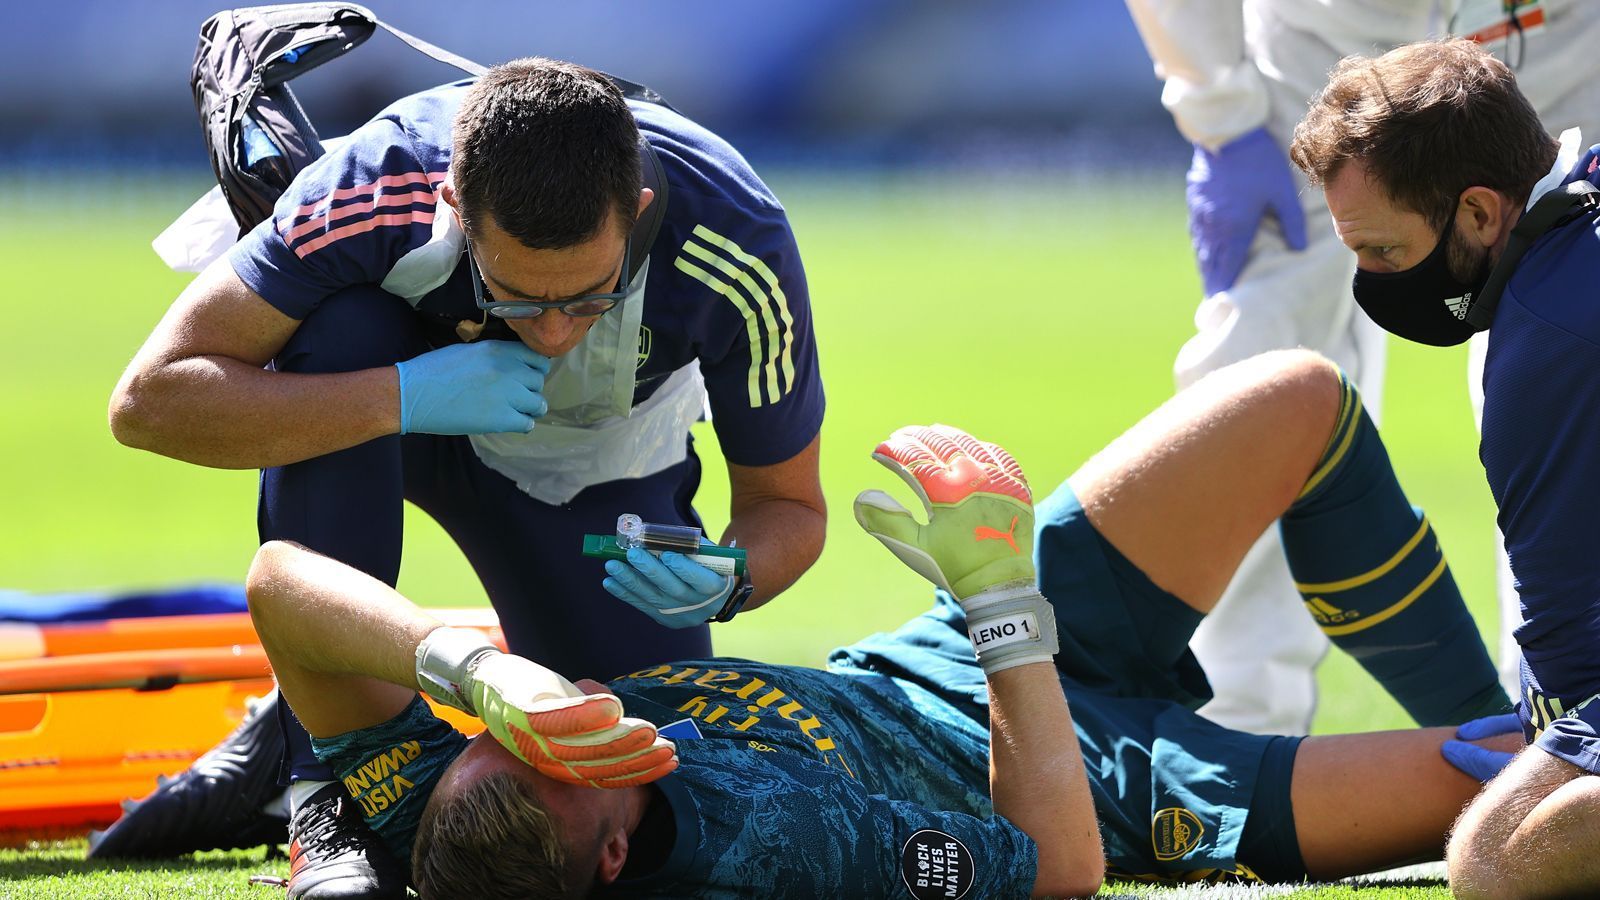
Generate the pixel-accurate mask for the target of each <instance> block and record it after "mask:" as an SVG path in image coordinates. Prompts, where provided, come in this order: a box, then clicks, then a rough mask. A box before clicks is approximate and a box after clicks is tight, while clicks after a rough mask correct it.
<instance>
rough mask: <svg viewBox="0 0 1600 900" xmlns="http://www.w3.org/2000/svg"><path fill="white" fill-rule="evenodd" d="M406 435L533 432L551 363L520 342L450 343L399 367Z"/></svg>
mask: <svg viewBox="0 0 1600 900" xmlns="http://www.w3.org/2000/svg"><path fill="white" fill-rule="evenodd" d="M395 368H396V369H399V370H400V433H401V434H497V433H500V432H508V431H509V432H528V431H532V430H533V422H534V420H535V419H537V418H539V417H540V416H542V415H544V414H545V411H546V409H548V406H547V405H546V403H545V400H544V394H543V393H541V392H542V391H543V390H544V376H545V373H546V372H548V371H550V360H549V359H548V358H546V357H545V356H543V355H541V354H539V353H535V352H534V351H533V350H530V349H528V347H527V345H525V344H523V343H522V342H521V341H482V342H480V343H476V344H451V345H450V346H448V347H440V348H439V349H438V350H430V351H429V352H427V353H424V354H422V355H421V356H418V357H416V358H415V359H408V360H406V361H405V362H401V363H395Z"/></svg>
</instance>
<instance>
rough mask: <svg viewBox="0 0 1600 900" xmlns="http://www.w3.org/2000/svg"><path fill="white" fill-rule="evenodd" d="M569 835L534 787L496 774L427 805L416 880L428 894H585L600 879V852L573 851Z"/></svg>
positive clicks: (492, 897) (415, 850)
mask: <svg viewBox="0 0 1600 900" xmlns="http://www.w3.org/2000/svg"><path fill="white" fill-rule="evenodd" d="M564 838H565V829H564V828H562V827H561V823H560V822H559V821H557V820H556V818H555V817H554V816H552V815H550V813H549V812H548V811H546V810H545V808H544V806H543V804H541V803H540V802H539V798H538V795H536V794H535V793H534V791H533V788H532V787H531V786H530V785H528V784H527V783H525V782H524V781H522V780H521V779H519V778H517V777H516V776H515V775H513V774H512V773H510V772H492V773H490V774H488V775H485V776H484V777H483V778H481V779H479V780H478V781H477V782H476V783H474V784H472V785H469V786H468V787H466V788H465V789H463V790H462V791H461V793H460V794H459V795H457V796H455V797H453V798H450V802H448V803H446V802H443V801H442V800H439V799H434V800H433V802H430V803H429V804H428V806H427V808H426V809H424V810H423V811H422V820H421V821H420V822H418V823H417V836H416V839H415V843H413V844H412V851H411V883H412V885H413V886H414V887H415V888H416V889H417V896H419V897H421V898H422V900H434V898H450V897H472V898H474V900H502V898H504V900H519V898H528V897H541V898H542V897H550V898H566V897H582V896H585V895H586V894H588V892H589V888H590V886H591V885H592V883H593V881H594V866H595V863H596V860H597V859H598V851H597V850H596V851H595V852H588V851H591V850H594V849H595V848H589V847H585V848H583V850H584V852H583V853H579V854H576V855H575V854H572V853H570V852H568V849H567V847H566V844H565V840H564Z"/></svg>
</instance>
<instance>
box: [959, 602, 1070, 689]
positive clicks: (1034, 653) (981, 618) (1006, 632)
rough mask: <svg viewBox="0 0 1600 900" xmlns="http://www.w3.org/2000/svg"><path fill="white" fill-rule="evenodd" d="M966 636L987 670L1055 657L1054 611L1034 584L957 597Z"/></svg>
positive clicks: (1048, 659) (1056, 647)
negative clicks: (965, 621) (965, 614)
mask: <svg viewBox="0 0 1600 900" xmlns="http://www.w3.org/2000/svg"><path fill="white" fill-rule="evenodd" d="M961 608H962V609H963V610H965V611H966V613H967V637H968V638H970V639H971V640H972V652H973V653H974V654H976V655H977V657H978V664H979V665H980V666H982V667H983V670H984V671H985V672H988V673H994V672H998V671H1000V670H1002V669H1009V668H1012V667H1013V666H1020V665H1023V664H1025V663H1030V662H1048V661H1050V660H1052V659H1054V658H1055V655H1056V651H1057V650H1059V649H1060V648H1061V642H1060V640H1059V638H1057V636H1056V612H1055V607H1053V606H1051V605H1050V601H1049V600H1046V599H1045V597H1044V595H1043V594H1041V593H1039V589H1038V588H1037V587H1035V586H1034V585H1031V584H1030V585H1024V586H1019V587H1011V588H1000V589H997V590H991V591H984V592H982V593H979V594H974V595H972V596H971V597H968V598H966V599H964V600H962V601H961Z"/></svg>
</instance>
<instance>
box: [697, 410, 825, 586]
mask: <svg viewBox="0 0 1600 900" xmlns="http://www.w3.org/2000/svg"><path fill="white" fill-rule="evenodd" d="M821 445H822V437H821V436H820V435H819V436H817V437H816V438H813V439H812V441H811V443H810V444H809V445H807V446H806V448H805V449H804V450H801V451H800V452H799V453H797V454H795V455H794V456H793V457H791V458H790V459H787V460H784V461H783V462H781V463H775V464H773V465H770V466H739V465H734V464H733V463H729V464H728V482H729V486H730V488H731V490H730V493H731V498H730V501H729V506H730V513H731V515H730V517H729V521H728V530H727V531H725V532H723V535H722V542H723V543H727V542H728V540H729V539H732V538H737V539H738V541H739V546H741V547H744V548H745V549H747V550H749V551H750V580H751V581H752V582H753V583H754V584H755V586H756V591H755V594H754V595H752V596H751V598H750V601H749V603H747V604H746V605H745V608H746V609H753V608H754V607H757V606H760V605H762V604H763V603H766V602H767V601H768V600H771V599H772V598H773V597H776V596H777V595H778V594H780V593H782V592H783V590H784V589H785V588H787V587H788V586H789V585H791V584H794V582H795V580H796V579H798V578H799V577H800V576H801V575H803V574H805V571H806V569H809V568H811V564H812V563H814V562H816V561H817V557H818V556H819V555H821V553H822V541H823V534H824V532H825V531H826V529H827V524H828V509H827V504H826V502H825V501H824V500H823V497H822V482H821V479H820V477H819V475H818V473H817V461H818V457H819V455H820V452H819V448H820V447H821Z"/></svg>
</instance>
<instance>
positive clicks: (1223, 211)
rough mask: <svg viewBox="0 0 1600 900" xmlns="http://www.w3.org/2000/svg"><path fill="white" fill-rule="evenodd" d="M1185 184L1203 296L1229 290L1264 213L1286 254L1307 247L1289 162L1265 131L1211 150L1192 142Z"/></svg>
mask: <svg viewBox="0 0 1600 900" xmlns="http://www.w3.org/2000/svg"><path fill="white" fill-rule="evenodd" d="M1188 182H1189V188H1188V192H1187V193H1188V197H1189V237H1190V239H1191V240H1192V241H1193V242H1194V257H1195V261H1196V262H1197V263H1198V264H1199V265H1200V283H1201V284H1202V286H1204V288H1205V292H1206V296H1207V297H1209V296H1211V295H1212V294H1216V293H1219V292H1221V291H1225V290H1227V289H1229V288H1231V287H1233V283H1234V282H1235V281H1236V280H1238V278H1239V273H1240V272H1241V271H1243V269H1244V264H1245V259H1246V258H1247V257H1248V256H1249V253H1250V242H1251V241H1253V240H1254V239H1255V236H1256V231H1257V229H1259V228H1260V227H1261V220H1262V219H1263V218H1264V217H1265V216H1266V215H1267V214H1268V213H1271V214H1272V215H1274V216H1276V217H1277V219H1278V224H1279V225H1281V226H1282V227H1283V239H1284V242H1285V243H1287V244H1288V245H1289V248H1290V249H1291V250H1304V249H1305V248H1306V214H1305V211H1304V210H1302V209H1301V208H1300V196H1299V192H1298V188H1297V187H1296V186H1295V180H1294V174H1293V172H1291V171H1290V169H1289V159H1288V157H1287V156H1285V155H1284V152H1283V149H1282V148H1280V147H1279V146H1278V145H1277V142H1275V141H1274V140H1273V139H1272V135H1270V134H1268V133H1267V131H1266V129H1264V128H1257V129H1256V130H1255V131H1251V132H1247V133H1246V134H1244V135H1242V136H1240V137H1238V138H1235V139H1234V140H1232V141H1230V142H1228V143H1226V144H1224V145H1222V147H1221V148H1219V149H1217V150H1216V151H1211V150H1207V149H1206V148H1205V147H1202V146H1200V145H1198V144H1196V145H1195V148H1194V158H1193V160H1192V161H1191V162H1190V164H1189V178H1188Z"/></svg>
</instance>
